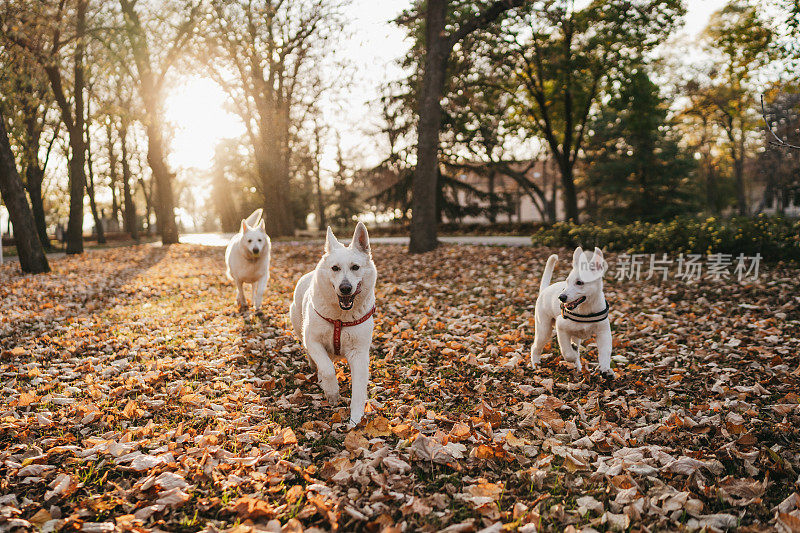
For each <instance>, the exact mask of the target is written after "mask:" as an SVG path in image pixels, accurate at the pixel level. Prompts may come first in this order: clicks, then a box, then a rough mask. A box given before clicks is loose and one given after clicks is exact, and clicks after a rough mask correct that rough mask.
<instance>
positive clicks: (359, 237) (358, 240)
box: [350, 222, 370, 255]
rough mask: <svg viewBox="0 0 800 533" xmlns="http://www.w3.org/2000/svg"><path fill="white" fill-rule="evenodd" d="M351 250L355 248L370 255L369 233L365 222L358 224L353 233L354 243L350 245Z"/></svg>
mask: <svg viewBox="0 0 800 533" xmlns="http://www.w3.org/2000/svg"><path fill="white" fill-rule="evenodd" d="M350 247H351V248H355V249H356V250H359V251H361V252H364V253H365V254H367V255H369V254H370V250H369V233H367V227H366V226H365V225H364V223H363V222H359V223H358V224H356V230H355V231H354V232H353V241H352V242H351V243H350Z"/></svg>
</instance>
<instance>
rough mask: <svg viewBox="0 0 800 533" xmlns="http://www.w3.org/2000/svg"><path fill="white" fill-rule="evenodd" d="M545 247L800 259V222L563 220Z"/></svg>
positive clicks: (538, 239)
mask: <svg viewBox="0 0 800 533" xmlns="http://www.w3.org/2000/svg"><path fill="white" fill-rule="evenodd" d="M532 239H533V244H534V245H539V246H553V247H559V246H567V247H575V246H583V247H584V248H593V247H595V246H598V247H600V248H602V249H603V250H607V251H616V252H627V253H645V254H651V253H675V254H678V253H687V254H688V253H692V254H704V255H705V254H711V253H724V254H732V255H734V256H737V255H739V254H745V255H746V256H753V255H755V254H756V253H760V254H761V256H762V257H763V258H764V259H766V260H771V261H780V260H784V259H791V260H798V259H800V220H790V219H787V218H783V217H770V216H766V215H759V216H757V217H738V218H733V219H730V220H721V219H718V218H714V217H709V218H706V219H702V218H693V217H678V218H675V219H673V220H670V221H668V222H656V223H649V222H634V223H632V224H615V223H612V222H607V223H606V224H603V225H595V224H591V223H588V224H574V223H572V222H559V223H556V224H554V225H552V226H550V227H547V228H542V229H540V230H539V231H537V232H536V233H534V235H533V237H532Z"/></svg>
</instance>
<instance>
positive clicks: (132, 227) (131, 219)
mask: <svg viewBox="0 0 800 533" xmlns="http://www.w3.org/2000/svg"><path fill="white" fill-rule="evenodd" d="M119 142H120V145H121V147H122V156H121V157H122V158H121V161H120V162H121V163H122V201H123V204H124V206H125V211H124V213H123V218H122V223H123V225H124V227H125V231H126V232H127V233H128V234H129V235H130V236H131V239H133V240H135V241H138V240H139V231H138V228H137V225H136V204H135V203H134V202H133V195H132V194H131V167H130V161H128V125H127V124H126V123H125V122H123V123H122V126H121V128H120V132H119Z"/></svg>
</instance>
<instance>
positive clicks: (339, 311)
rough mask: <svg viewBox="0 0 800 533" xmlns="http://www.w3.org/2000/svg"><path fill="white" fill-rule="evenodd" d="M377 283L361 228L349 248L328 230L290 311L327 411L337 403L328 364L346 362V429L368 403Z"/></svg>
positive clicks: (333, 376) (332, 371) (335, 384)
mask: <svg viewBox="0 0 800 533" xmlns="http://www.w3.org/2000/svg"><path fill="white" fill-rule="evenodd" d="M377 277H378V273H377V270H376V269H375V263H373V262H372V254H371V252H370V247H369V235H368V234H367V228H366V226H364V224H362V223H361V222H359V223H358V225H357V226H356V231H355V233H354V234H353V240H352V242H351V243H350V245H349V246H344V245H343V244H341V243H340V242H339V241H338V240H336V237H335V236H334V235H333V231H331V228H328V235H327V238H326V240H325V254H324V255H323V256H322V259H321V260H320V262H319V263H318V264H317V267H316V268H315V269H314V270H313V271H311V272H309V273H307V274H305V275H303V277H301V278H300V280H299V281H298V282H297V287H295V290H294V301H292V306H291V308H290V309H289V317H290V319H291V321H292V327H293V328H294V331H295V334H296V335H297V337H298V338H299V339H300V340H301V341H302V342H303V346H305V348H306V352H307V356H308V361H309V363H310V364H311V366H312V367H315V368H316V370H317V379H318V380H319V384H320V386H321V387H322V390H323V392H324V393H325V397H326V398H327V400H328V403H330V404H331V405H332V406H333V405H336V404H337V403H339V383H338V381H337V380H336V369H335V368H334V365H333V362H334V361H335V360H336V359H346V360H347V363H348V364H349V366H350V374H351V377H352V384H353V387H352V398H351V401H350V426H355V425H356V424H358V423H359V422H360V421H361V419H362V418H363V416H364V407H365V406H366V403H367V383H368V382H369V348H370V344H371V343H372V329H373V328H374V326H375V321H374V319H373V314H374V313H375V281H376V280H377Z"/></svg>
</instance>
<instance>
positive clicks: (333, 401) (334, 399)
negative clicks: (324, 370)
mask: <svg viewBox="0 0 800 533" xmlns="http://www.w3.org/2000/svg"><path fill="white" fill-rule="evenodd" d="M325 399H326V400H327V401H328V404H329V405H330V406H331V407H336V406H337V405H339V393H338V392H337V393H331V394H328V393H325Z"/></svg>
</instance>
